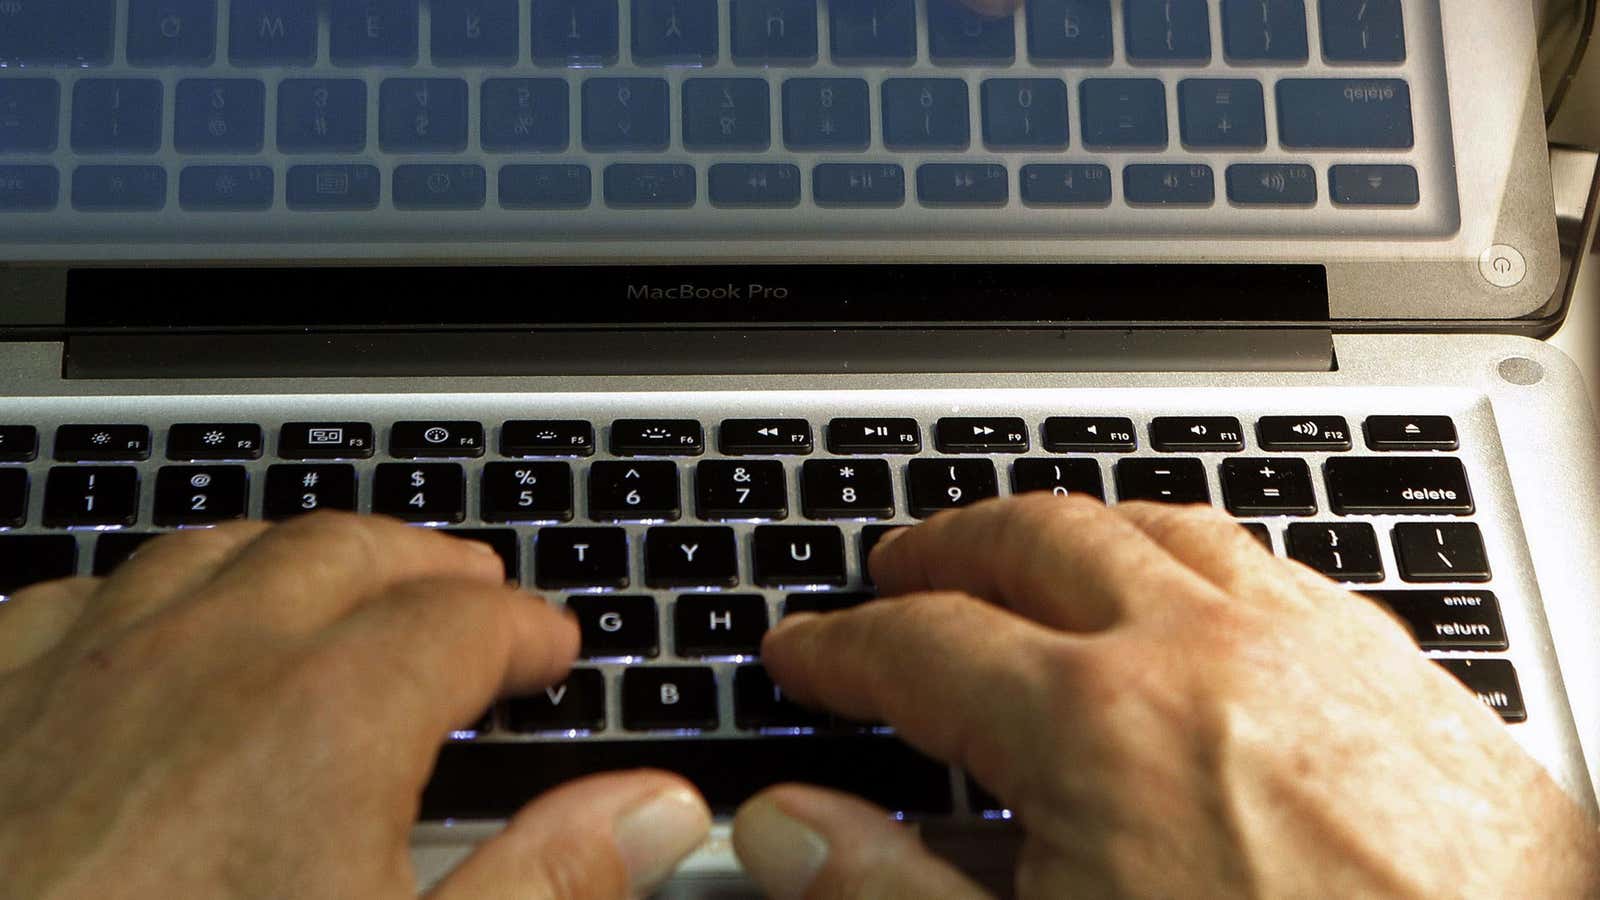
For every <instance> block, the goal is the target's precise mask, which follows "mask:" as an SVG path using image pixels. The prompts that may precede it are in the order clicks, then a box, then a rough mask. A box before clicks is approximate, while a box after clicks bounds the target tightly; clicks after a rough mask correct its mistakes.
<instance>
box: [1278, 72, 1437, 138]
mask: <svg viewBox="0 0 1600 900" xmlns="http://www.w3.org/2000/svg"><path fill="white" fill-rule="evenodd" d="M1278 139H1279V141H1280V142H1281V143H1282V144H1283V146H1285V147H1304V148H1317V149H1338V150H1407V149H1410V148H1411V147H1412V145H1413V144H1414V143H1415V139H1414V137H1413V135H1412V130H1411V87H1410V85H1408V84H1406V83H1405V82H1404V81H1401V80H1400V79H1398V78H1285V79H1282V80H1281V81H1279V82H1278Z"/></svg>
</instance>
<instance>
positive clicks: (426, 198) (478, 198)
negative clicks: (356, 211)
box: [394, 164, 489, 210]
mask: <svg viewBox="0 0 1600 900" xmlns="http://www.w3.org/2000/svg"><path fill="white" fill-rule="evenodd" d="M488 192H489V176H488V174H487V173H485V172H484V170H483V166H477V165H432V164H429V165H411V166H395V168H394V208H395V209H401V210H473V209H483V204H484V202H485V201H486V199H487V197H488Z"/></svg>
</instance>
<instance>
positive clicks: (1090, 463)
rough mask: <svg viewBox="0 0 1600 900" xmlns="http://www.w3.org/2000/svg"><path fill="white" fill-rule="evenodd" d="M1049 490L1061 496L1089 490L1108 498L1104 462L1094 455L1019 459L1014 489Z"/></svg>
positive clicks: (1027, 491) (1017, 491) (1013, 476)
mask: <svg viewBox="0 0 1600 900" xmlns="http://www.w3.org/2000/svg"><path fill="white" fill-rule="evenodd" d="M1035 491H1049V492H1051V493H1053V494H1055V495H1056V496H1058V497H1066V496H1069V495H1072V494H1088V495H1089V496H1091V497H1094V498H1095V499H1097V500H1100V501H1102V502H1103V501H1104V500H1105V499H1106V489H1105V482H1104V481H1103V480H1102V479H1101V477H1100V464H1099V463H1098V462H1095V461H1094V460H1092V459H1019V460H1017V462H1016V465H1015V466H1014V467H1013V468H1012V470H1011V492H1012V493H1013V494H1031V493H1033V492H1035Z"/></svg>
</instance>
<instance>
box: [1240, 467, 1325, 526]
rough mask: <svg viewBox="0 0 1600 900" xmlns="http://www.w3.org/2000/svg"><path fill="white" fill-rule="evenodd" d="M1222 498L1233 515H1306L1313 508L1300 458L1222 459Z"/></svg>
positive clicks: (1308, 479) (1312, 493)
mask: <svg viewBox="0 0 1600 900" xmlns="http://www.w3.org/2000/svg"><path fill="white" fill-rule="evenodd" d="M1222 499H1223V501H1224V502H1225V503H1226V504H1227V506H1228V511H1229V512H1231V513H1233V514H1234V515H1236V516H1310V515H1315V514H1316V511H1317V495H1316V491H1315V489H1314V488H1312V486H1311V467H1310V466H1308V465H1306V462H1305V460H1303V459H1225V460H1223V461H1222Z"/></svg>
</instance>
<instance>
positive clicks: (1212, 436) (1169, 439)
mask: <svg viewBox="0 0 1600 900" xmlns="http://www.w3.org/2000/svg"><path fill="white" fill-rule="evenodd" d="M1150 444H1151V446H1153V447H1155V448H1156V449H1157V450H1160V451H1162V452H1163V453H1208V452H1216V451H1236V450H1243V449H1244V428H1243V427H1241V426H1240V425H1239V420H1238V419H1235V418H1234V417H1232V416H1162V417H1159V418H1156V419H1154V420H1152V421H1151V422H1150Z"/></svg>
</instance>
